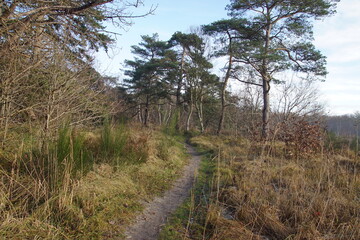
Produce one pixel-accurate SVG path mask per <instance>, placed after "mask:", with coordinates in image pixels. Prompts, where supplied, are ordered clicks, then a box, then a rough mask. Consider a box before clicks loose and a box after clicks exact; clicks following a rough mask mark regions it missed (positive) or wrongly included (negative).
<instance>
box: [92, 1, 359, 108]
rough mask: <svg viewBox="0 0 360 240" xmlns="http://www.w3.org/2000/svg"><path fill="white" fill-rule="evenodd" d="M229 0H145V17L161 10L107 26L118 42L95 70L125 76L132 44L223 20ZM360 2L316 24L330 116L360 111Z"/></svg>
mask: <svg viewBox="0 0 360 240" xmlns="http://www.w3.org/2000/svg"><path fill="white" fill-rule="evenodd" d="M229 2H230V1H228V0H223V1H220V0H182V1H171V0H144V6H142V7H141V8H139V9H136V11H135V12H134V14H141V13H143V12H146V10H148V9H150V8H151V6H157V8H156V10H155V13H154V14H153V15H150V16H147V17H145V18H138V19H134V21H133V22H134V23H133V25H132V26H130V27H128V28H127V29H125V30H123V29H117V28H115V27H113V26H109V27H108V30H109V31H112V32H117V33H119V34H120V35H119V36H116V43H115V44H114V46H113V47H112V48H111V49H110V50H109V51H108V53H105V52H103V51H100V52H99V53H96V54H95V67H96V68H97V69H98V70H99V71H100V72H101V73H103V74H105V75H110V76H116V77H119V78H120V79H121V78H123V75H122V69H123V68H124V67H123V63H124V60H125V59H132V58H133V55H132V54H131V46H132V45H137V44H138V43H139V42H141V35H152V34H153V33H158V34H159V38H160V40H168V39H169V38H170V37H171V35H172V34H173V33H174V32H176V31H181V32H188V31H189V29H190V28H191V27H197V26H200V25H203V24H209V23H211V22H214V21H217V20H220V19H225V18H228V17H227V11H226V10H225V7H226V5H227V4H228V3H229ZM359 12H360V0H341V2H340V3H338V6H337V13H336V14H335V15H334V16H331V17H328V18H326V19H324V20H319V21H315V23H314V38H315V40H314V44H315V46H316V48H317V49H319V50H320V51H321V52H322V53H323V54H324V55H325V56H326V57H327V70H328V72H329V74H328V75H327V77H326V81H325V82H321V83H318V84H317V85H318V88H319V91H320V94H321V101H322V102H324V103H325V106H326V111H327V113H328V114H330V115H341V114H353V113H354V112H356V111H360V14H359Z"/></svg>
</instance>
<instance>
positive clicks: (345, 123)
mask: <svg viewBox="0 0 360 240" xmlns="http://www.w3.org/2000/svg"><path fill="white" fill-rule="evenodd" d="M326 125H327V130H328V131H331V132H333V133H335V134H336V135H339V136H348V137H353V136H356V134H358V135H359V136H360V131H359V128H360V124H359V118H358V117H357V116H356V115H341V116H328V117H326Z"/></svg>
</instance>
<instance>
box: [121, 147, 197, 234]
mask: <svg viewBox="0 0 360 240" xmlns="http://www.w3.org/2000/svg"><path fill="white" fill-rule="evenodd" d="M186 148H187V150H188V153H189V154H190V155H191V159H190V162H189V164H188V165H186V166H185V167H184V169H183V174H182V176H181V177H180V178H179V179H177V180H176V181H175V183H174V184H173V186H172V188H171V189H170V190H168V191H166V192H165V194H164V195H163V196H162V197H157V198H155V199H154V200H153V201H151V202H149V203H146V204H145V210H144V211H143V213H142V214H141V215H139V216H137V218H136V220H135V223H134V224H133V225H132V226H130V227H128V228H127V230H126V232H125V236H126V239H133V240H156V239H157V238H158V236H159V232H160V230H161V227H162V226H163V225H164V224H165V223H166V221H167V218H168V217H169V216H170V215H171V214H172V213H173V212H174V211H175V210H176V209H177V208H178V207H179V206H180V205H181V203H183V201H184V200H185V199H186V198H187V197H188V196H189V195H190V190H191V188H192V186H193V184H194V180H195V173H196V172H197V170H198V168H199V165H200V160H201V156H200V154H199V153H197V152H196V150H195V149H194V148H193V147H192V146H190V145H186Z"/></svg>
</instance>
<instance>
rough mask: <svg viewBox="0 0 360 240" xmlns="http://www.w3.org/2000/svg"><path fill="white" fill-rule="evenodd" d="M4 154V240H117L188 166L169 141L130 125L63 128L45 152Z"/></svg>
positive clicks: (0, 199)
mask: <svg viewBox="0 0 360 240" xmlns="http://www.w3.org/2000/svg"><path fill="white" fill-rule="evenodd" d="M29 145H30V144H29V143H26V142H23V143H22V144H20V145H19V149H17V151H15V150H14V151H12V152H10V151H8V152H4V151H3V152H1V165H0V176H1V177H0V238H1V239H114V238H116V237H121V236H122V234H123V231H124V228H125V226H126V224H128V223H129V222H130V221H131V219H133V217H134V216H135V215H136V214H137V213H138V211H139V210H141V208H142V204H141V202H142V201H147V200H149V199H151V198H153V197H154V196H155V195H158V194H161V193H162V192H163V191H164V190H165V189H167V188H168V187H169V186H170V185H171V182H172V180H173V179H174V178H176V176H177V175H178V174H179V171H180V169H181V168H182V166H183V165H184V164H185V160H186V157H184V149H183V146H182V145H181V144H179V143H178V141H177V140H176V139H175V138H174V137H170V136H168V135H164V134H162V133H161V132H159V131H153V130H149V129H143V128H140V127H136V126H132V127H125V126H110V125H107V126H105V127H104V129H102V130H96V131H92V132H85V131H80V130H76V131H75V130H73V129H70V128H65V129H64V130H60V132H59V136H58V139H57V140H56V141H54V142H53V143H52V144H49V145H48V147H47V148H43V147H42V148H41V149H39V148H38V147H37V146H38V145H36V144H34V143H33V142H32V143H31V146H29Z"/></svg>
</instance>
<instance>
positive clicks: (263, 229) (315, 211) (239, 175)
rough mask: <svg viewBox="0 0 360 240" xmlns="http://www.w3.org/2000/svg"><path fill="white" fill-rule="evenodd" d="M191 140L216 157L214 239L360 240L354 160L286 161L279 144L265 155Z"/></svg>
mask: <svg viewBox="0 0 360 240" xmlns="http://www.w3.org/2000/svg"><path fill="white" fill-rule="evenodd" d="M192 142H193V143H195V144H197V145H200V146H202V147H205V148H207V149H211V150H212V151H213V152H214V154H215V155H216V156H217V157H216V158H214V161H216V162H217V168H216V170H215V177H214V179H215V181H214V183H213V189H214V190H213V193H212V201H211V204H209V207H208V213H207V224H208V229H209V230H211V231H212V237H211V239H213V240H220V239H224V240H225V239H229V240H230V239H274V240H275V239H288V240H289V239H294V240H295V239H297V240H300V239H309V240H310V239H324V240H325V239H334V240H335V239H336V240H338V239H344V240H350V239H353V240H356V239H360V162H358V161H356V160H355V159H351V158H347V157H342V156H339V155H331V154H328V155H326V154H324V153H323V154H318V155H312V156H309V155H307V156H304V157H303V158H302V157H297V158H290V157H289V156H287V157H284V156H285V152H286V151H285V149H283V147H284V145H283V144H281V143H272V144H271V148H272V151H269V153H270V154H268V155H269V156H264V155H263V156H261V155H260V154H256V152H257V150H256V149H260V148H261V147H260V146H258V145H257V144H256V143H255V144H251V143H250V142H248V141H247V140H245V139H232V138H230V137H215V136H199V137H195V138H193V139H192ZM281 153H283V154H281ZM271 154H273V155H271Z"/></svg>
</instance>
